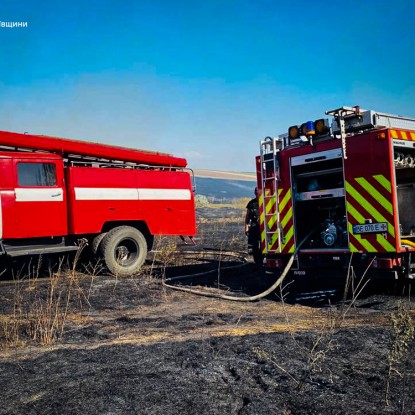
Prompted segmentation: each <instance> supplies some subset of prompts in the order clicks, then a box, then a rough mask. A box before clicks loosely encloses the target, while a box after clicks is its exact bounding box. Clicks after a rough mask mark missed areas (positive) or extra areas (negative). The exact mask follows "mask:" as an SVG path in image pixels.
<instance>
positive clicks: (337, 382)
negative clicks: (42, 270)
mask: <svg viewBox="0 0 415 415" xmlns="http://www.w3.org/2000/svg"><path fill="white" fill-rule="evenodd" d="M225 216H226V217H225ZM219 217H220V219H219ZM241 228H242V215H241V209H228V210H226V215H224V211H223V210H218V211H216V212H212V210H208V209H207V208H206V211H205V210H201V211H199V232H200V235H199V237H198V242H199V244H200V245H201V246H209V247H210V248H212V249H216V251H212V250H210V251H207V252H204V253H200V251H198V250H197V251H194V252H192V249H191V248H190V247H183V246H181V247H179V251H181V253H178V252H177V250H176V248H177V247H176V245H175V244H174V242H175V241H174V242H173V241H172V240H170V239H164V240H162V241H160V245H159V246H158V249H157V252H156V253H154V254H153V256H152V257H149V261H148V263H147V264H146V266H145V267H144V269H143V272H142V273H141V274H140V275H137V276H132V277H130V278H117V277H114V276H108V275H105V273H103V272H100V273H99V275H96V274H98V273H97V272H94V271H92V269H91V268H89V269H88V271H85V272H80V271H77V272H76V273H71V272H63V271H62V272H61V274H60V279H59V285H57V286H56V288H59V289H56V290H55V291H54V292H53V295H52V296H51V295H50V293H51V286H52V285H53V281H55V279H54V278H53V276H52V277H51V278H46V279H42V278H38V275H37V274H36V272H35V271H34V270H33V268H32V270H31V271H30V272H29V277H30V276H31V277H30V278H25V279H24V280H23V281H21V280H17V281H16V280H15V281H10V280H9V281H3V282H2V285H1V286H0V301H1V302H0V310H1V316H0V317H1V332H0V342H1V345H2V348H1V350H0V356H1V360H0V388H1V405H0V414H45V415H46V414H83V415H88V414H163V415H168V414H284V415H288V414H323V413H324V414H414V413H415V364H414V360H413V356H414V355H415V346H414V343H415V342H414V341H413V340H410V337H411V336H410V334H411V330H413V322H414V320H415V312H414V306H413V304H412V302H411V301H410V295H409V294H406V295H405V297H396V296H393V295H390V294H387V293H385V290H384V289H382V290H378V289H375V288H376V287H377V284H376V283H375V282H369V285H368V286H367V287H366V289H365V290H364V292H363V293H362V294H361V295H360V296H359V297H358V298H357V300H356V301H355V302H354V303H353V301H352V300H351V299H350V296H349V297H348V299H346V301H345V302H342V301H339V299H340V298H341V297H342V290H341V289H340V290H338V289H337V288H338V286H337V285H336V286H334V285H332V284H331V283H330V282H327V281H325V282H321V284H320V283H316V284H314V283H313V285H312V286H308V287H306V288H307V289H306V291H301V292H290V290H291V291H292V286H290V285H289V286H288V287H286V288H285V289H284V290H283V291H282V295H283V296H285V298H286V301H281V292H278V293H273V294H271V295H269V296H268V297H267V298H265V299H262V300H260V301H256V302H232V301H225V300H221V299H217V298H209V297H205V296H196V295H191V294H188V293H184V292H180V291H176V290H172V289H170V288H166V287H163V285H162V281H163V279H165V278H170V279H172V278H174V277H177V276H183V275H189V274H195V273H196V274H200V273H201V272H202V271H207V270H212V271H213V270H214V272H212V273H210V274H207V275H197V276H195V277H192V278H186V279H181V280H174V279H173V280H170V281H171V283H172V284H175V285H183V284H186V285H192V286H193V288H194V289H198V290H204V291H208V292H218V287H219V288H220V289H221V291H220V292H227V293H229V294H230V293H233V294H234V295H237V296H243V295H246V294H248V295H252V294H256V293H258V292H261V291H262V290H263V289H264V288H265V287H267V286H268V285H270V284H271V283H272V281H273V277H272V276H266V275H264V274H263V273H261V272H260V271H258V270H256V269H255V268H254V267H253V264H251V263H248V264H245V265H242V264H243V261H242V260H241V258H242V257H243V255H239V257H238V255H236V254H235V252H237V251H238V250H239V251H241V250H244V240H243V236H242V235H241ZM193 249H194V248H193ZM229 250H231V251H233V252H234V254H233V255H227V254H226V252H227V251H229ZM225 251H226V252H225ZM221 253H222V254H221ZM20 269H22V268H20ZM56 272H57V271H55V274H54V275H56ZM20 273H21V274H22V271H21V272H20ZM310 291H312V294H310ZM57 293H60V294H57ZM68 293H69V296H67V295H66V294H68ZM288 294H289V295H288ZM50 298H53V299H54V301H55V304H56V303H59V307H60V308H59V309H60V310H62V309H63V310H64V311H65V312H66V314H65V313H62V312H60V313H55V314H54V313H53V312H52V311H51V310H53V309H54V308H53V307H51V308H49V309H48V308H47V307H46V306H45V305H46V304H48V301H49V299H50ZM28 307H29V308H30V307H32V308H33V307H36V309H37V310H40V309H42V310H44V313H43V319H42V318H41V317H42V315H41V316H40V317H39V313H38V315H37V318H35V317H34V316H33V314H30V313H29V312H28ZM42 307H45V308H42ZM40 314H41V313H40ZM11 315H14V316H15V320H16V319H17V320H19V322H20V325H19V326H18V329H16V330H15V331H13V329H14V328H16V327H17V325H15V326H13V325H12V323H11V322H10V320H7V318H8V317H10V316H11ZM45 315H46V317H45ZM50 316H55V317H56V321H62V322H64V323H65V324H64V326H63V331H62V335H61V336H60V331H59V330H57V331H56V332H55V333H54V334H55V337H54V339H53V341H52V342H51V343H50V344H39V335H40V334H39V333H40V332H41V331H42V327H43V330H44V332H45V331H46V328H47V327H50V325H49V326H48V325H47V324H46V323H45V321H49V322H50V321H51V318H50ZM47 317H49V320H48V318H47ZM52 320H53V319H52ZM7 321H8V323H7V324H6V322H7ZM393 321H395V325H397V326H396V327H395V328H394V326H393V324H392V322H393ZM42 322H43V326H42ZM399 324H400V325H399ZM36 329H37V330H38V331H36ZM34 333H37V334H38V337H37V339H36V340H34V339H33V337H34ZM13 334H14V335H13ZM388 362H390V363H391V368H392V369H393V370H392V371H389V365H388ZM388 381H389V382H388ZM388 384H389V392H387V385H388ZM386 397H387V398H388V402H386ZM387 403H388V405H387Z"/></svg>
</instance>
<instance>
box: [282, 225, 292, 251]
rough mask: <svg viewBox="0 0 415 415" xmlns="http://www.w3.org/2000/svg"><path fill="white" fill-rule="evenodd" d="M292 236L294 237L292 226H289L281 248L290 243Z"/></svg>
mask: <svg viewBox="0 0 415 415" xmlns="http://www.w3.org/2000/svg"><path fill="white" fill-rule="evenodd" d="M293 235H294V225H293V226H291V228H290V229H289V230H288V232H287V233H286V234H285V235H284V236H285V244H284V245H283V246H286V245H287V244H288V242H290V240H291V238H292V237H293Z"/></svg>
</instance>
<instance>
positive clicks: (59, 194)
mask: <svg viewBox="0 0 415 415" xmlns="http://www.w3.org/2000/svg"><path fill="white" fill-rule="evenodd" d="M58 196H62V193H60V192H59V193H54V194H53V195H52V197H58Z"/></svg>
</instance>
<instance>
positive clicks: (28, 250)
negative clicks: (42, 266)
mask: <svg viewBox="0 0 415 415" xmlns="http://www.w3.org/2000/svg"><path fill="white" fill-rule="evenodd" d="M78 249H79V246H25V247H19V248H14V249H7V248H6V250H5V251H6V252H5V253H6V255H9V256H10V257H13V258H14V257H19V256H24V255H42V254H58V253H64V252H72V251H77V250H78Z"/></svg>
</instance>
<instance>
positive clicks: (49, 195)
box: [14, 187, 63, 202]
mask: <svg viewBox="0 0 415 415" xmlns="http://www.w3.org/2000/svg"><path fill="white" fill-rule="evenodd" d="M14 192H15V194H16V202H62V201H63V190H62V188H59V187H50V188H49V187H46V188H44V187H42V188H36V189H34V188H16V189H14Z"/></svg>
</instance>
